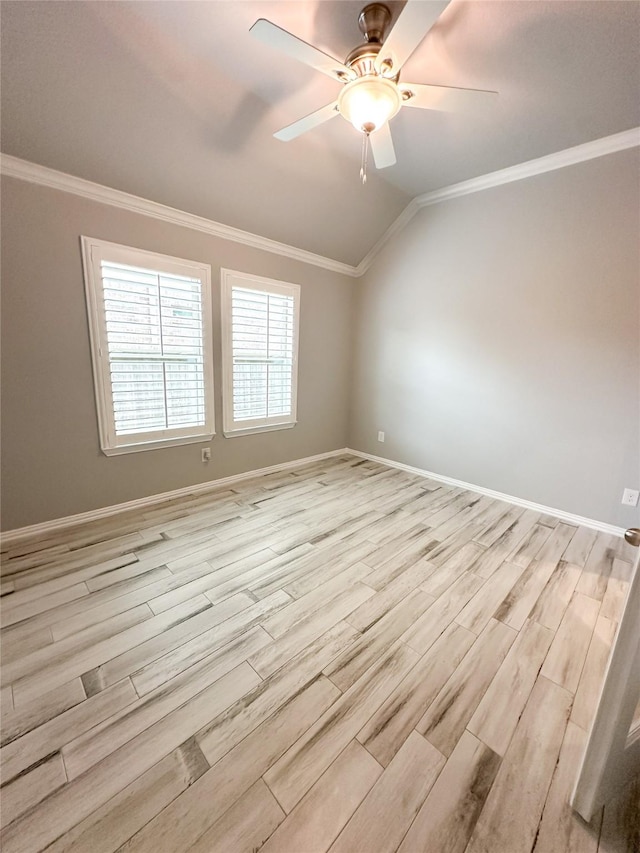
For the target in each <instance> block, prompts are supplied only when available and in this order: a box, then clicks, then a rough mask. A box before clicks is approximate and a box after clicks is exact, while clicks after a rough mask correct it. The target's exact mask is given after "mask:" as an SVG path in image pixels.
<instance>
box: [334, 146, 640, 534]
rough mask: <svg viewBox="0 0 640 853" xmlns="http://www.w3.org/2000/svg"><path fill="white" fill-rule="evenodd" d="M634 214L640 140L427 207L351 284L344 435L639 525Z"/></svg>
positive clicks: (639, 205) (452, 472) (484, 482)
mask: <svg viewBox="0 0 640 853" xmlns="http://www.w3.org/2000/svg"><path fill="white" fill-rule="evenodd" d="M639 211H640V198H639V192H638V150H637V149H634V150H632V151H626V152H621V153H618V154H614V155H609V156H606V157H602V158H599V159H597V160H592V161H590V162H587V163H583V164H580V165H576V166H571V167H568V168H565V169H561V170H559V171H555V172H550V173H547V174H544V175H539V176H536V177H533V178H529V179H527V180H523V181H519V182H517V183H512V184H508V185H505V186H502V187H496V188H493V189H490V190H486V191H484V192H480V193H477V194H474V195H469V196H465V197H462V198H459V199H455V200H451V201H448V202H444V203H440V204H437V205H434V206H432V207H428V208H424V209H423V210H421V211H420V212H419V213H418V215H417V216H416V217H415V219H414V220H413V221H412V222H411V223H410V224H409V225H408V226H407V227H406V228H405V230H404V231H402V232H401V233H400V234H399V235H398V236H396V237H395V238H394V239H392V241H391V242H390V243H389V244H388V245H387V246H386V247H385V248H384V249H383V251H382V252H381V254H380V255H379V256H378V258H377V259H376V261H375V263H374V266H373V268H372V269H371V271H370V272H369V273H368V274H367V275H366V276H365V278H364V280H362V281H361V282H360V283H359V285H358V293H357V297H356V318H357V321H356V330H355V336H354V341H355V343H354V353H353V384H352V388H353V394H352V410H351V429H350V446H351V447H354V448H356V449H360V450H363V451H367V452H370V453H374V454H377V455H379V456H384V457H387V458H390V459H394V460H396V461H401V462H404V463H407V464H410V465H415V466H418V467H420V468H425V469H427V470H430V471H433V472H436V473H439V474H443V475H447V476H449V477H454V478H457V479H460V480H464V481H466V482H469V483H473V484H476V485H480V486H483V487H485V488H490V489H495V490H497V491H501V492H505V493H507V494H511V495H515V496H517V497H520V498H525V499H527V500H530V501H535V502H538V503H542V504H546V505H548V506H550V507H555V508H559V509H562V510H566V511H568V512H572V513H577V514H579V515H584V516H587V517H590V518H594V519H598V520H600V521H606V522H609V523H612V524H617V525H621V526H623V527H625V526H629V525H631V524H633V523H634V522H635V523H636V524H637V522H638V510H637V509H629V508H627V507H622V506H621V504H620V500H621V497H622V490H623V488H624V487H625V486H628V487H632V488H636V489H637V488H640V461H639V444H640V422H639V390H640V388H639V361H640V358H639V278H638V276H639V270H640V252H639V249H640V242H639V236H638V235H639V229H640V222H639ZM377 430H384V431H385V433H386V441H385V443H384V444H380V443H378V442H377V440H376V434H377Z"/></svg>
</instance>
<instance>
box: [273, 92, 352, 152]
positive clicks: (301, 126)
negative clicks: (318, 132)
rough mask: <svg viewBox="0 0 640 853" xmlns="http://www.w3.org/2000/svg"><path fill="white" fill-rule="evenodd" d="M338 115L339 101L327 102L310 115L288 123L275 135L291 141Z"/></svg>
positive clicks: (282, 139) (285, 140)
mask: <svg viewBox="0 0 640 853" xmlns="http://www.w3.org/2000/svg"><path fill="white" fill-rule="evenodd" d="M337 115H338V102H337V101H334V102H333V103H332V104H327V105H326V107H320V109H319V110H316V111H315V112H313V113H309V115H308V116H305V117H304V118H300V119H298V121H294V122H293V124H288V125H287V126H286V127H283V128H282V130H279V131H278V132H277V133H274V134H273V135H274V136H275V138H276V139H280V140H281V141H282V142H290V141H291V140H292V139H295V138H296V137H297V136H302V134H303V133H306V132H307V131H308V130H313V128H314V127H317V126H318V125H319V124H322V123H323V122H325V121H329V119H330V118H333V117H334V116H337Z"/></svg>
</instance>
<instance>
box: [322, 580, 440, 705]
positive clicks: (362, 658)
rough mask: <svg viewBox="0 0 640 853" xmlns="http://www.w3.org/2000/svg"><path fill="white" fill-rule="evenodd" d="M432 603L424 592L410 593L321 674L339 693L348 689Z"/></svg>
mask: <svg viewBox="0 0 640 853" xmlns="http://www.w3.org/2000/svg"><path fill="white" fill-rule="evenodd" d="M432 602H433V598H432V597H431V596H430V595H427V594H426V592H422V590H419V589H416V590H413V592H410V593H409V595H407V596H406V598H405V599H404V601H402V602H400V604H397V605H396V606H395V607H394V608H393V609H392V610H390V611H389V613H387V615H386V616H384V617H383V618H382V619H380V621H379V622H376V623H375V625H373V627H371V628H369V630H368V631H365V632H364V634H362V635H361V636H359V637H357V638H356V639H355V640H354V641H353V643H351V645H350V646H348V647H347V648H346V649H345V650H344V652H342V653H341V654H340V655H338V657H337V658H336V659H335V660H334V661H333V662H332V663H331V664H330V665H329V666H328V667H325V669H324V670H323V671H324V674H325V675H326V676H327V678H330V679H331V681H333V683H334V684H335V685H337V687H339V688H340V690H342V691H343V692H344V691H345V690H348V689H349V687H351V686H352V685H353V684H355V682H356V681H357V680H358V679H359V678H360V677H361V676H362V675H363V674H364V673H365V672H366V671H367V670H368V669H369V667H370V666H372V665H373V664H374V663H375V662H376V661H377V660H378V659H379V658H380V657H382V655H383V654H384V653H385V652H386V651H387V649H388V648H389V647H390V646H391V645H392V644H393V643H394V642H395V641H396V640H397V639H398V637H400V635H401V634H402V633H403V632H404V631H405V630H406V628H407V627H409V626H410V625H412V624H413V622H414V621H415V619H416V618H417V617H419V616H420V615H421V614H423V613H424V612H425V610H427V608H428V607H429V606H430V605H431V603H432Z"/></svg>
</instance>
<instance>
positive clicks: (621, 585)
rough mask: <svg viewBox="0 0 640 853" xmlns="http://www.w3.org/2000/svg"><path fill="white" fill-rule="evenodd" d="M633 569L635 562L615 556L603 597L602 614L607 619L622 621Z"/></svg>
mask: <svg viewBox="0 0 640 853" xmlns="http://www.w3.org/2000/svg"><path fill="white" fill-rule="evenodd" d="M632 570H633V563H628V562H626V561H625V560H618V559H616V558H614V560H613V563H612V565H611V574H610V575H609V580H608V581H607V589H606V591H605V594H604V596H603V599H602V607H601V608H600V616H606V618H607V619H613V620H615V621H616V622H619V621H620V616H621V615H622V609H623V607H624V601H625V598H626V595H627V590H628V588H629V582H630V580H631V573H632Z"/></svg>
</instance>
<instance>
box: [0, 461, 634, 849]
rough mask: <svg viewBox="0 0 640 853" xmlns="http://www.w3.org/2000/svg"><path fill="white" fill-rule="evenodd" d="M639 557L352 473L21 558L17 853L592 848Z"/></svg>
mask: <svg viewBox="0 0 640 853" xmlns="http://www.w3.org/2000/svg"><path fill="white" fill-rule="evenodd" d="M633 557H634V555H633V554H632V553H631V552H630V550H629V548H628V547H627V546H626V545H624V543H623V542H622V540H621V539H620V538H618V537H611V536H609V535H608V534H605V533H599V532H596V531H592V530H588V529H587V528H576V527H573V526H572V525H567V524H565V523H559V522H558V520H557V519H555V518H553V517H551V516H544V515H540V514H538V513H536V512H534V511H531V510H523V509H522V508H520V507H514V506H513V505H510V504H507V503H505V502H501V501H497V500H493V499H491V498H489V497H488V496H479V495H477V494H474V493H470V492H465V491H464V490H463V489H460V488H452V487H450V486H444V485H442V484H440V483H437V482H434V481H430V480H428V479H427V478H424V477H420V476H417V475H415V474H411V473H409V472H405V471H399V470H397V469H393V468H389V467H387V466H385V465H383V464H380V463H377V462H374V461H371V460H365V459H360V458H356V457H353V456H351V455H349V454H343V455H340V456H336V457H330V458H326V459H323V460H316V461H315V462H312V463H309V464H305V465H302V466H298V467H296V468H293V469H287V470H286V471H279V472H274V473H271V474H268V475H266V476H252V477H249V478H247V479H246V480H242V481H239V482H237V483H235V484H234V485H233V486H232V487H223V488H220V487H218V488H209V489H207V490H205V491H198V490H197V489H196V491H194V492H192V493H191V494H189V495H185V496H183V497H181V498H178V499H171V500H164V501H162V502H160V503H158V504H156V505H154V506H152V507H148V508H146V509H144V510H142V511H141V510H128V511H126V512H123V513H120V514H118V515H113V516H110V517H108V518H103V519H101V520H98V521H95V522H91V523H89V524H80V525H75V526H73V527H68V528H67V529H62V530H59V531H56V532H55V533H50V534H46V535H44V536H40V537H31V538H28V537H23V541H21V542H18V543H17V544H16V545H12V547H11V549H9V551H8V552H7V551H6V550H5V552H4V553H3V554H2V559H3V562H4V569H3V572H4V577H3V580H2V593H3V594H4V595H3V596H2V597H1V598H2V600H1V601H0V605H1V607H2V611H3V613H5V614H8V615H9V617H10V619H9V620H6V619H5V620H4V622H3V625H4V627H3V629H2V634H1V639H2V656H3V675H4V678H5V681H4V682H3V685H2V691H1V693H0V699H1V700H2V717H3V724H4V731H3V736H4V742H5V745H4V747H3V748H2V750H1V752H0V770H2V776H3V783H4V788H3V793H5V795H6V796H5V798H4V799H5V800H6V802H7V803H8V806H7V807H6V808H3V809H2V815H1V817H2V819H3V829H2V835H1V839H0V840H1V842H2V845H3V851H5V853H6V851H8V853H12V851H13V853H15V851H17V850H20V851H22V852H23V853H37V851H39V850H42V849H43V848H45V847H47V846H48V845H49V849H50V850H53V851H58V853H60V851H63V850H74V851H77V853H81V851H82V853H84V851H85V850H87V851H88V850H91V853H94V851H96V853H114V851H115V850H116V849H118V850H120V851H138V853H158V851H164V850H167V851H171V853H182V851H186V850H188V849H196V850H199V851H203V853H204V851H206V853H210V851H211V850H224V851H225V853H231V850H233V851H234V853H237V851H238V850H243V849H245V848H247V847H248V849H250V850H251V853H254V849H253V848H257V847H258V846H259V845H262V844H263V842H266V846H267V849H268V850H269V851H271V850H282V851H283V853H310V851H315V850H322V851H326V850H327V848H329V847H331V846H332V845H333V847H334V850H335V851H336V853H337V851H338V850H342V849H347V850H349V851H350V853H351V850H359V849H361V850H366V851H367V853H380V851H382V850H389V851H391V850H394V851H395V850H396V849H397V848H398V845H400V850H401V853H417V851H418V850H422V851H425V853H436V851H437V853H448V851H462V850H463V849H464V848H465V847H467V846H468V850H469V851H470V853H477V850H491V853H520V850H522V853H539V851H540V850H543V851H544V850H546V849H549V850H553V849H563V847H566V849H567V850H568V851H570V850H578V849H581V847H585V846H586V850H585V853H588V851H589V850H591V851H592V853H595V849H594V848H593V844H592V841H593V837H595V836H590V835H586V836H584V838H583V836H582V835H581V834H580V832H578V831H577V830H576V829H575V827H574V826H573V824H572V823H571V821H570V820H569V818H568V817H567V814H568V813H567V811H566V808H567V806H566V798H567V796H568V795H567V791H568V788H569V786H570V784H571V779H572V776H573V773H574V771H573V770H572V769H571V768H572V765H574V764H575V763H576V762H577V760H578V759H577V758H576V754H577V753H579V752H580V750H581V748H582V747H581V746H580V745H579V744H581V743H582V742H584V738H585V737H586V731H587V730H588V727H589V724H590V721H591V718H592V716H593V709H594V707H595V701H596V698H597V695H598V692H599V687H600V683H601V680H602V675H603V671H604V666H605V664H606V658H607V655H608V652H609V650H610V647H611V643H612V640H613V635H614V632H615V629H616V620H617V619H618V618H619V613H620V608H621V605H622V603H623V600H624V597H625V595H626V590H627V588H628V582H629V571H630V565H631V562H632V560H633ZM80 589H82V595H81V597H78V598H76V597H75V596H76V595H77V594H79V592H80ZM600 602H601V605H600ZM427 605H428V606H427ZM598 608H599V614H598V615H597V619H595V618H594V614H596V613H597V609H598ZM496 617H498V620H497V621H495V620H496ZM16 620H18V621H16ZM8 622H13V624H8ZM594 622H595V626H594V624H593V623H594ZM459 623H462V624H459ZM463 626H465V627H463ZM269 627H270V628H271V629H272V630H273V634H274V635H276V638H275V639H274V638H273V637H272V636H271V635H270V634H269V633H268V628H269ZM500 634H503V635H504V636H503V637H502V638H501V637H500V636H499V635H500ZM501 639H502V641H503V643H504V648H503V647H502V644H501V642H500V640H501ZM509 640H513V643H512V644H511V643H510V642H509ZM509 645H510V646H511V647H510V648H509V649H508V651H507V648H508V646H509ZM505 652H506V655H505ZM543 666H544V667H545V668H544V669H542V670H541V667H543ZM324 673H328V674H329V675H330V677H331V678H334V679H335V682H336V684H333V683H332V681H331V680H330V678H328V677H327V676H326V675H325V674H324ZM546 675H548V676H549V678H546ZM550 678H554V679H556V680H557V681H558V682H559V684H560V685H565V686H566V687H567V688H570V689H567V690H565V687H563V686H559V685H557V684H555V683H554V682H553V681H551V680H550ZM112 681H113V682H115V683H113V684H111V682H112ZM576 688H577V690H576ZM341 690H342V691H344V693H342V692H341ZM574 690H575V691H576V692H575V699H574V701H573V704H572V706H571V714H572V718H571V719H572V722H571V724H570V725H569V726H568V727H565V720H566V716H567V712H568V710H569V706H570V705H571V699H572V693H573V691H574ZM465 726H466V727H467V728H466V729H465ZM416 727H417V729H416ZM423 727H424V730H425V731H426V733H427V735H428V736H429V737H430V738H431V739H432V740H433V741H434V743H433V744H430V743H429V741H428V740H427V739H426V738H425V737H423V735H422V734H421V733H420V730H422V729H423ZM561 745H562V749H561V748H560V747H561ZM440 750H442V751H443V752H444V756H443V755H442V754H441V752H440ZM447 755H448V756H449V758H448V759H446V756H447ZM558 755H559V760H558V763H557V764H556V758H557V757H558ZM431 759H433V762H432V761H431ZM445 760H446V763H444V762H445ZM443 763H444V767H442V765H443ZM430 767H431V768H432V769H431V770H429V768H430ZM383 768H386V769H384V770H383ZM441 768H442V769H441ZM438 771H439V772H438ZM62 774H64V775H62ZM430 776H431V777H432V778H431V779H429V777H430ZM436 777H437V778H436ZM433 779H435V784H434V785H433V787H431V788H430V790H428V788H429V786H430V785H431V782H432V781H433ZM58 785H59V787H57V786H58ZM269 785H271V786H272V788H273V790H271V789H269V787H268V786H269ZM632 795H633V792H632ZM425 797H426V799H425ZM278 800H280V801H278ZM636 800H637V792H636ZM631 802H633V796H632V798H631ZM636 813H637V804H636V806H635V811H633V810H632V809H631V807H630V806H629V803H628V801H627V800H623V799H621V800H620V801H619V802H618V801H617V802H616V803H612V804H611V806H609V805H607V807H606V808H605V810H604V815H605V816H604V822H603V828H602V832H601V837H600V849H601V850H603V851H605V850H606V853H628V849H627V848H628V847H629V844H630V843H631V842H630V839H632V835H630V834H629V826H630V819H631V818H632V816H633V815H635V814H636ZM607 815H608V816H607ZM11 818H14V819H13V820H10V819H11ZM572 820H573V818H572ZM632 822H633V821H632V820H631V823H632ZM576 826H578V828H579V829H584V827H583V826H581V825H580V824H576ZM568 827H569V829H568ZM405 832H406V835H405ZM403 836H404V838H403ZM536 838H537V841H536ZM534 842H535V843H534ZM634 843H635V842H634ZM589 845H590V846H589ZM625 845H626V847H625ZM532 847H534V848H535V849H534V850H532V849H531V848H532ZM581 853H582V850H581Z"/></svg>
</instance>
